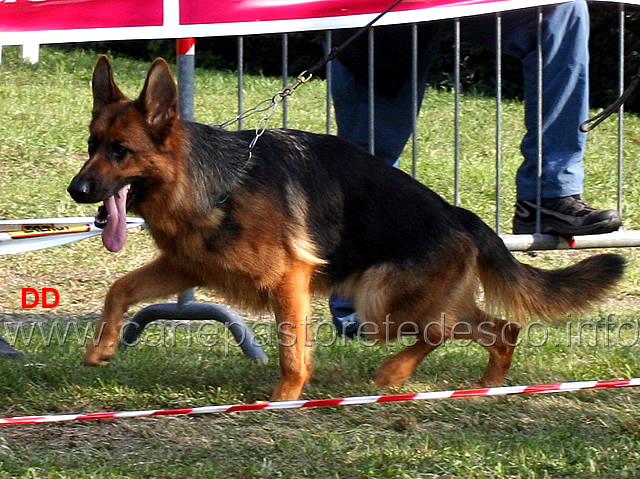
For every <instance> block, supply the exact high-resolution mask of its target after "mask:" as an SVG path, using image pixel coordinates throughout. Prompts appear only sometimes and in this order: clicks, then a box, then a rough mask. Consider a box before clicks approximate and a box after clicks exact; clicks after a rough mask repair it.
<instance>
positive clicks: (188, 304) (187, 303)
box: [120, 38, 269, 361]
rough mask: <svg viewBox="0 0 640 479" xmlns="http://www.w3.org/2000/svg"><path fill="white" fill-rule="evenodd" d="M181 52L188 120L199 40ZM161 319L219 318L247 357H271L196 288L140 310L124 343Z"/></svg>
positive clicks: (181, 94) (188, 41)
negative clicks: (173, 301)
mask: <svg viewBox="0 0 640 479" xmlns="http://www.w3.org/2000/svg"><path fill="white" fill-rule="evenodd" d="M177 53H178V55H177V57H178V58H177V63H178V102H179V105H180V116H181V117H182V118H183V119H185V120H189V121H193V119H194V91H195V90H194V70H195V68H194V63H195V62H194V60H195V39H193V38H185V39H180V40H178V41H177ZM158 319H169V320H190V321H193V320H215V321H219V322H221V323H223V324H224V325H225V326H226V327H227V329H228V330H229V331H231V334H233V337H234V338H235V340H236V342H237V343H238V345H239V346H240V349H242V352H243V353H244V354H245V355H246V356H247V357H249V358H250V359H254V360H262V361H268V360H269V358H268V357H267V355H266V354H265V353H264V351H263V350H262V348H261V347H260V346H259V345H258V344H257V343H256V340H255V337H254V335H253V332H252V331H251V330H250V329H249V328H248V327H247V325H246V323H245V322H244V320H243V319H242V317H240V315H239V314H238V313H236V312H235V311H234V310H232V309H231V308H229V307H228V306H222V305H219V304H199V303H196V301H195V295H194V290H193V289H189V290H187V291H184V292H183V293H182V294H180V296H179V297H178V303H177V304H154V305H151V306H147V307H146V308H144V309H143V310H141V311H139V312H138V313H137V314H136V315H135V316H134V317H133V318H132V319H131V321H129V322H128V323H127V324H126V325H125V326H124V329H123V334H122V339H121V341H120V345H121V346H135V345H136V344H137V343H138V340H139V338H140V336H141V334H142V331H143V330H144V328H145V327H146V326H147V325H148V324H149V323H151V322H153V321H156V320H158Z"/></svg>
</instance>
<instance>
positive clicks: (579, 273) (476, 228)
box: [460, 210, 626, 324]
mask: <svg viewBox="0 0 640 479" xmlns="http://www.w3.org/2000/svg"><path fill="white" fill-rule="evenodd" d="M460 211H464V210H460ZM462 216H463V223H464V225H465V228H466V229H467V230H468V231H469V233H470V234H471V236H472V238H473V240H474V243H475V245H476V247H477V248H478V250H479V255H478V273H479V276H480V280H481V282H482V285H483V288H484V294H485V302H486V304H487V309H488V310H490V311H497V310H503V311H504V312H505V313H506V314H507V315H508V318H506V319H508V320H511V321H516V322H519V323H521V324H524V323H525V322H526V318H527V316H528V315H533V316H537V317H538V318H540V319H546V320H553V319H558V318H559V317H561V316H563V315H566V314H568V313H579V312H582V311H585V310H587V309H590V308H592V307H594V306H595V305H597V304H598V303H599V302H601V301H602V300H603V299H604V298H605V296H606V295H607V293H609V292H610V290H611V289H612V288H613V286H614V285H615V284H616V283H617V282H618V280H620V278H622V275H623V273H624V268H625V264H626V261H625V259H624V258H623V257H622V256H619V255H615V254H600V255H597V256H592V257H590V258H587V259H584V260H582V261H580V262H579V263H576V264H574V265H572V266H569V267H566V268H561V269H556V270H545V269H541V268H536V267H534V266H530V265H526V264H523V263H520V262H519V261H518V260H517V259H516V258H515V257H514V256H513V255H512V254H511V253H510V252H509V250H508V249H507V247H506V246H505V245H504V243H503V241H502V240H501V239H500V237H499V236H498V235H496V234H495V233H494V232H493V230H491V228H489V227H488V226H487V225H486V224H484V223H483V222H482V221H481V220H480V219H479V218H478V217H477V216H476V215H475V214H473V213H470V212H468V211H464V213H463V215H462Z"/></svg>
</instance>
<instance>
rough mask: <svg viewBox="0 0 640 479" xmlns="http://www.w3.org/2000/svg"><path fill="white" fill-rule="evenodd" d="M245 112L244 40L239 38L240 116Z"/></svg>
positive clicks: (239, 123)
mask: <svg viewBox="0 0 640 479" xmlns="http://www.w3.org/2000/svg"><path fill="white" fill-rule="evenodd" d="M243 111H244V38H243V37H241V36H240V37H238V115H241V114H242V112H243ZM242 127H243V121H242V117H240V118H238V130H242Z"/></svg>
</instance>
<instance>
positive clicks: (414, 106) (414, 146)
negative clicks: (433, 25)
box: [411, 23, 418, 178]
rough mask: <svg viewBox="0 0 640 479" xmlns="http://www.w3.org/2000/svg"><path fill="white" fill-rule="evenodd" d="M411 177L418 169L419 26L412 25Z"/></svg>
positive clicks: (415, 174)
mask: <svg viewBox="0 0 640 479" xmlns="http://www.w3.org/2000/svg"><path fill="white" fill-rule="evenodd" d="M411 119H412V122H413V123H412V125H411V128H412V132H413V133H412V135H411V176H412V177H413V178H415V177H416V176H417V169H418V165H417V163H418V25H417V24H415V23H413V24H411Z"/></svg>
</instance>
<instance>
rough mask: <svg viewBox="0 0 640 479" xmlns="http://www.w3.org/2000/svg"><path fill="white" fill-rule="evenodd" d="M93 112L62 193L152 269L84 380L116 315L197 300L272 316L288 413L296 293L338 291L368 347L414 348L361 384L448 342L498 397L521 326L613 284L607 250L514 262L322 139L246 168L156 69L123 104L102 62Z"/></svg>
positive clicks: (428, 201)
mask: <svg viewBox="0 0 640 479" xmlns="http://www.w3.org/2000/svg"><path fill="white" fill-rule="evenodd" d="M93 99H94V103H93V112H92V120H91V125H90V138H89V160H88V161H87V162H86V163H85V164H84V166H83V167H82V169H81V170H80V172H79V173H78V174H77V175H76V176H75V178H73V180H72V182H71V184H70V186H69V188H68V191H69V193H70V194H71V196H72V197H73V199H74V200H75V201H77V202H80V203H96V202H101V201H104V203H105V205H104V206H103V207H101V209H100V210H99V212H98V217H97V218H98V219H99V220H101V221H102V222H103V223H105V227H104V234H103V241H104V244H105V245H106V247H107V248H108V249H111V250H118V249H120V248H121V247H122V246H123V245H124V242H125V239H126V228H125V220H124V218H125V214H126V212H127V211H132V212H134V213H137V214H139V215H140V216H142V217H143V218H144V220H145V221H146V223H147V225H148V228H149V231H150V233H151V235H152V236H153V238H154V240H155V242H156V244H157V246H158V248H159V249H160V256H159V257H158V258H157V259H156V260H155V261H153V262H152V263H150V264H148V265H146V266H144V267H142V268H140V269H138V270H136V271H133V272H131V273H129V274H127V275H125V276H124V277H122V278H120V279H119V280H117V281H116V282H115V283H114V284H113V286H112V287H111V289H110V290H109V292H108V294H107V297H106V300H105V305H104V310H103V313H102V316H101V319H100V320H99V323H98V328H97V330H96V337H95V338H94V341H93V342H92V344H90V345H89V347H88V349H87V351H86V354H85V356H84V363H85V364H86V365H89V366H100V365H104V364H106V363H107V361H108V360H109V359H110V358H111V357H112V356H113V355H114V354H115V352H116V348H117V345H118V339H119V333H120V329H121V328H122V326H123V316H124V314H125V312H126V311H127V309H128V308H129V307H130V306H131V305H133V304H134V303H137V302H140V301H143V300H150V299H155V298H159V297H163V296H167V295H172V294H176V293H179V292H181V291H184V290H186V289H188V288H192V287H196V286H207V287H212V288H214V289H215V290H217V291H218V292H219V293H220V294H222V295H224V296H226V297H227V298H228V299H229V300H230V301H232V302H237V303H241V304H242V305H245V306H249V307H253V308H257V309H264V308H268V309H271V310H272V311H273V312H274V313H275V318H276V322H277V330H278V338H279V346H280V351H279V356H280V371H281V377H280V381H279V382H278V384H277V386H276V388H275V391H274V392H273V395H272V399H273V400H292V399H297V398H299V397H300V395H301V393H302V390H303V387H304V385H305V383H307V382H308V381H309V378H310V376H311V347H310V346H309V342H308V341H309V339H310V334H309V333H310V330H311V328H310V323H309V318H310V317H311V298H312V294H313V293H318V294H323V295H326V294H329V293H330V292H339V293H341V294H342V295H344V296H346V297H349V298H351V299H352V300H353V302H354V304H355V307H356V310H357V311H358V316H359V318H360V320H361V322H362V324H364V325H365V327H364V330H365V332H367V333H368V337H369V338H370V339H374V340H375V339H379V340H381V341H385V340H389V339H393V338H397V337H398V336H402V335H412V336H413V335H415V341H413V338H411V340H412V341H413V342H412V343H411V344H410V345H409V346H407V347H406V348H405V349H403V350H402V351H400V352H399V353H397V354H395V355H394V356H392V357H390V358H389V359H387V360H386V361H385V362H384V363H383V364H382V365H381V366H380V367H379V369H378V370H377V371H376V373H375V377H374V379H375V382H376V383H377V384H378V385H381V386H383V385H395V384H399V383H401V382H403V381H405V380H406V379H407V378H408V377H409V376H410V374H411V373H412V372H413V370H414V369H415V368H416V366H418V364H419V363H420V362H421V361H422V360H423V359H424V357H425V356H426V355H427V354H429V353H430V352H431V351H433V350H434V349H435V348H436V347H437V346H438V345H440V344H443V342H444V341H445V340H446V339H449V338H452V337H455V338H464V339H471V340H473V341H475V342H477V343H478V344H480V345H481V346H483V347H485V348H486V349H487V351H488V352H489V363H488V366H487V368H486V371H485V372H484V375H483V376H482V379H481V383H482V384H483V385H487V386H488V385H498V384H499V383H500V382H501V381H502V380H503V378H504V376H505V374H506V373H507V371H508V369H509V366H510V363H511V358H512V354H513V350H514V346H515V344H516V338H517V336H518V332H519V330H520V325H519V324H523V322H524V321H525V320H526V317H527V316H528V315H529V314H532V315H535V316H538V317H542V318H554V317H558V316H563V315H564V314H566V313H569V312H578V311H582V310H583V309H585V308H586V307H588V306H592V305H594V304H595V303H597V302H598V301H600V300H601V299H603V297H604V296H605V294H606V293H607V292H608V291H609V290H610V289H611V288H612V287H613V286H614V284H615V283H616V281H617V280H618V279H620V277H621V276H622V274H623V270H624V266H625V261H624V259H623V258H622V257H621V256H617V255H611V254H602V255H598V256H594V257H591V258H588V259H585V260H583V261H581V262H579V263H577V264H575V265H573V266H570V267H567V268H564V269H558V270H553V271H547V270H542V269H538V268H535V267H532V266H528V265H525V264H522V263H520V262H518V261H517V260H516V259H515V258H514V257H513V256H512V255H511V254H510V253H509V251H508V250H507V248H506V247H505V245H504V244H503V242H502V241H501V240H500V238H499V237H498V236H497V235H496V234H495V233H494V232H493V230H491V228H489V227H488V226H487V225H486V224H485V223H483V222H482V221H481V220H480V219H479V218H478V217H477V216H476V215H475V214H473V213H471V212H469V211H467V210H464V209H462V208H458V207H454V206H452V205H450V204H448V203H446V202H445V201H444V200H443V199H442V198H441V197H440V196H438V195H437V194H436V193H434V192H433V191H431V190H430V189H429V188H427V187H425V186H423V185H422V184H420V183H419V182H417V181H415V180H414V179H412V178H411V177H409V176H408V175H406V174H405V173H403V172H401V171H400V170H398V169H395V168H392V167H390V166H387V165H385V164H384V163H383V162H382V161H380V160H378V159H376V158H375V157H373V156H371V155H369V154H368V153H366V152H365V151H364V150H362V149H360V148H359V147H357V146H355V145H352V144H351V143H349V142H347V141H344V140H342V139H340V138H337V137H334V136H329V135H319V134H313V133H307V132H302V131H294V130H283V129H280V130H267V131H265V132H264V135H263V136H262V137H261V138H260V140H259V141H258V142H257V144H256V145H255V148H254V149H253V151H252V155H250V156H249V155H248V145H249V143H250V142H251V140H252V139H253V137H254V135H255V133H254V132H253V131H226V130H223V129H221V128H216V127H211V126H205V125H202V124H198V123H193V122H189V121H184V120H182V119H180V116H179V113H178V102H177V89H176V84H175V82H174V80H173V77H172V75H171V71H170V69H169V66H168V65H167V63H166V62H165V61H164V60H162V59H158V60H156V61H155V62H154V63H153V64H152V65H151V68H150V69H149V72H148V75H147V78H146V82H145V84H144V87H143V89H142V92H141V93H140V96H139V97H138V98H137V99H136V100H131V99H129V98H127V97H126V96H124V95H123V94H122V92H121V91H120V89H119V88H118V87H117V86H116V84H115V83H114V80H113V74H112V69H111V65H110V63H109V60H108V59H107V58H106V57H104V56H103V57H101V58H100V59H99V60H98V63H97V65H96V67H95V70H94V73H93ZM480 286H482V291H483V293H484V303H485V304H486V306H485V309H481V308H480V307H479V306H478V305H477V299H478V297H479V287H480ZM498 310H499V311H502V312H503V313H504V314H506V315H509V317H510V318H511V319H512V320H513V322H507V321H504V320H502V319H499V318H497V317H495V316H493V315H492V314H496V313H495V311H498Z"/></svg>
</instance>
